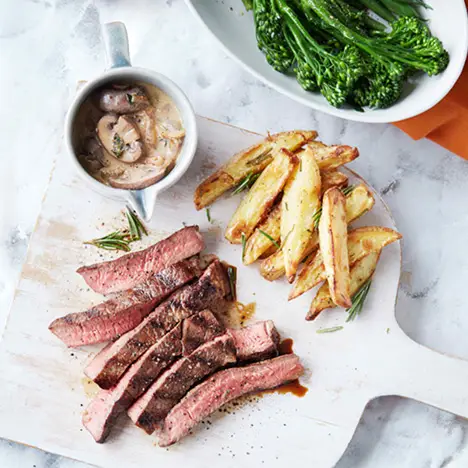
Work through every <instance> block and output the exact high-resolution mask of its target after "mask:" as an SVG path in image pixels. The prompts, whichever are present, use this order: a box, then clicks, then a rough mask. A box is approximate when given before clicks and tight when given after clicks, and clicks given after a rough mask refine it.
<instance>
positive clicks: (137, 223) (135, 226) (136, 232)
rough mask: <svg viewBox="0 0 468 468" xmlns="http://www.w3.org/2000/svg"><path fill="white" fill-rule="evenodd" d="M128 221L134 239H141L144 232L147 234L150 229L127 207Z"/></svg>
mask: <svg viewBox="0 0 468 468" xmlns="http://www.w3.org/2000/svg"><path fill="white" fill-rule="evenodd" d="M127 221H128V227H129V229H130V236H131V240H132V241H136V240H140V239H141V235H142V233H143V234H144V235H145V236H147V235H148V231H147V230H146V228H145V226H144V225H143V223H142V222H141V220H140V218H139V217H138V216H137V215H136V214H135V213H134V212H133V211H132V210H131V209H130V208H128V207H127Z"/></svg>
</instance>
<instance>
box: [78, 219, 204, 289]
mask: <svg viewBox="0 0 468 468" xmlns="http://www.w3.org/2000/svg"><path fill="white" fill-rule="evenodd" d="M204 248H205V243H204V242H203V238H202V236H201V234H200V232H199V231H198V226H188V227H185V228H183V229H181V230H179V231H177V232H175V233H174V234H172V235H171V236H169V237H167V238H166V239H164V240H162V241H160V242H158V243H157V244H154V245H152V246H151V247H148V248H147V249H144V250H140V251H139V252H133V253H130V254H127V255H124V256H122V257H119V258H117V259H116V260H112V261H109V262H103V263H96V264H95V265H90V266H84V267H81V268H78V270H77V273H79V274H80V275H81V276H82V277H83V278H84V280H85V281H86V283H87V284H88V286H89V287H90V288H91V289H93V290H94V291H96V292H98V293H101V294H109V293H112V292H116V291H123V290H125V289H130V288H133V287H135V286H136V285H137V284H139V283H142V282H143V281H145V280H146V279H148V278H149V277H150V276H151V275H152V274H154V273H157V272H158V271H161V270H163V269H164V268H167V267H168V266H170V265H173V264H174V263H177V262H180V261H181V260H184V259H186V258H189V257H192V256H193V255H196V254H198V253H199V252H201V251H202V250H203V249H204Z"/></svg>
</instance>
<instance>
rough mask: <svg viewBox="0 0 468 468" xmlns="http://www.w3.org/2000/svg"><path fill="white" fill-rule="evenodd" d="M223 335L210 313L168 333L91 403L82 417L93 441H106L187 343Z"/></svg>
mask: <svg viewBox="0 0 468 468" xmlns="http://www.w3.org/2000/svg"><path fill="white" fill-rule="evenodd" d="M201 322H205V323H210V325H211V327H210V328H209V329H207V330H206V331H205V333H204V334H203V335H202V334H201V333H200V332H199V330H198V327H199V325H200V323H201ZM194 332H195V333H194ZM223 332H224V327H223V326H222V325H221V324H220V323H219V321H218V320H217V319H216V317H215V316H214V315H213V314H212V313H211V312H210V311H202V312H200V313H199V314H196V315H193V316H192V317H190V318H188V319H186V320H184V321H183V322H182V323H179V324H178V325H176V326H175V327H174V328H173V329H172V330H171V331H170V332H169V333H166V335H164V336H163V337H162V338H161V339H160V340H158V341H157V342H156V343H155V344H154V345H152V346H151V347H150V348H149V349H148V350H147V351H146V352H145V353H144V354H143V356H141V357H140V359H138V361H136V362H135V363H134V364H132V365H131V366H130V368H129V369H128V371H127V372H126V373H125V374H124V376H123V377H122V379H121V380H120V381H119V383H118V384H117V385H116V386H115V387H114V388H113V389H111V390H101V391H100V392H99V394H98V395H97V396H96V397H95V398H94V399H93V400H92V401H91V403H90V404H89V406H88V408H87V409H86V411H85V413H84V415H83V425H84V426H85V427H86V429H87V430H88V431H89V432H90V433H91V435H92V436H93V437H94V440H95V441H96V442H99V443H101V442H104V440H105V439H106V437H107V436H108V434H109V431H110V429H111V427H112V425H113V424H114V422H115V421H116V419H117V417H118V416H119V415H120V414H121V413H122V412H125V410H127V409H128V407H129V406H130V405H131V404H132V403H133V402H134V401H135V400H136V399H137V398H138V397H140V395H142V394H143V393H144V392H145V390H146V389H147V388H148V387H149V386H150V385H151V383H152V382H153V381H154V380H155V379H156V378H157V377H158V376H159V374H160V373H161V372H162V371H163V370H164V369H166V368H167V367H168V366H169V365H170V364H172V363H173V362H174V361H175V360H176V359H178V358H180V357H182V356H183V355H184V350H185V349H186V344H187V343H186V340H188V343H190V344H191V345H192V344H193V343H195V341H196V339H199V340H200V343H204V342H211V340H212V339H213V338H215V337H216V336H218V335H221V334H223ZM224 336H226V335H224ZM194 337H195V338H194ZM231 342H232V340H231Z"/></svg>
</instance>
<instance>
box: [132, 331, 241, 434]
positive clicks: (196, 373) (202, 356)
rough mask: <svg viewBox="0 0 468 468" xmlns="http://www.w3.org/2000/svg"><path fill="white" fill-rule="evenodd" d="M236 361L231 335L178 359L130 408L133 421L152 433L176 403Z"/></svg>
mask: <svg viewBox="0 0 468 468" xmlns="http://www.w3.org/2000/svg"><path fill="white" fill-rule="evenodd" d="M235 362H236V348H235V347H234V342H233V340H232V338H231V337H230V336H229V335H227V334H226V335H223V336H220V337H218V338H215V339H214V340H213V341H211V342H209V343H205V344H204V345H202V346H200V347H199V348H198V349H196V350H195V351H194V352H193V353H192V354H191V355H190V356H187V357H185V358H182V359H179V360H178V361H177V362H176V363H175V364H174V365H172V366H171V367H170V368H169V369H167V370H166V371H165V372H164V373H163V374H162V375H161V376H160V377H159V378H158V379H157V380H156V382H154V383H153V385H152V386H151V387H150V389H149V390H148V391H147V392H146V393H145V394H144V395H143V396H142V397H141V398H140V399H139V400H137V401H136V402H135V404H134V405H133V406H132V407H131V408H130V409H129V411H128V415H129V416H130V419H131V420H132V421H133V422H134V423H135V424H136V425H137V426H139V427H141V428H142V429H143V430H144V431H145V432H146V433H148V434H152V433H153V431H154V430H155V429H156V426H157V424H158V423H159V422H160V421H161V420H163V419H164V418H165V417H166V415H167V414H168V413H169V411H170V410H171V408H173V407H174V406H175V405H176V404H177V402H178V401H179V400H180V399H181V398H183V396H184V395H185V394H186V393H187V392H188V391H189V390H190V389H191V388H192V387H193V386H194V385H195V384H196V383H197V382H200V381H201V380H202V379H203V378H204V377H206V376H207V375H210V374H212V373H213V372H214V371H216V370H218V369H220V368H221V367H224V366H227V365H228V364H233V363H235Z"/></svg>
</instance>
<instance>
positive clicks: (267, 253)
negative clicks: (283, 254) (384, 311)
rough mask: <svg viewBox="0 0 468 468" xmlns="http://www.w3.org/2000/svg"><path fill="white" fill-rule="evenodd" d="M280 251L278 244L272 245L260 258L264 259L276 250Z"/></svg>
mask: <svg viewBox="0 0 468 468" xmlns="http://www.w3.org/2000/svg"><path fill="white" fill-rule="evenodd" d="M277 251H278V247H276V245H272V246H271V247H270V248H269V249H268V250H267V251H266V252H265V253H264V254H263V255H261V256H260V258H261V259H262V260H263V259H264V258H268V257H269V256H270V255H273V254H274V253H275V252H277Z"/></svg>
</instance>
